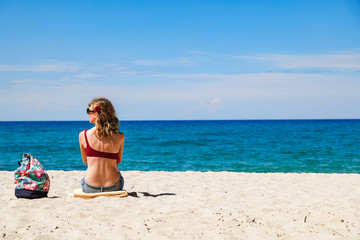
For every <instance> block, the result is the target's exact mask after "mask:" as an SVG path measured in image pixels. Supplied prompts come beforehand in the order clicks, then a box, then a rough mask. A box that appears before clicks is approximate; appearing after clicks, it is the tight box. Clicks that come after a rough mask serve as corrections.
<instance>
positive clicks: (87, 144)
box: [84, 129, 90, 148]
mask: <svg viewBox="0 0 360 240" xmlns="http://www.w3.org/2000/svg"><path fill="white" fill-rule="evenodd" d="M86 132H87V130H86V129H85V130H84V136H85V141H86V148H88V147H89V146H90V145H89V142H88V139H87V137H86Z"/></svg>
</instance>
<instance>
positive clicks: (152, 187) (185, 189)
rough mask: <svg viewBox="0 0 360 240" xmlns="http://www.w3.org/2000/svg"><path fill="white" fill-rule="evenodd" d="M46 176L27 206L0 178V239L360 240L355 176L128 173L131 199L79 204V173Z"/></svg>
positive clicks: (358, 177) (7, 175)
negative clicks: (43, 190)
mask: <svg viewBox="0 0 360 240" xmlns="http://www.w3.org/2000/svg"><path fill="white" fill-rule="evenodd" d="M48 173H49V175H50V176H51V187H50V192H49V198H44V199H37V200H26V199H17V198H16V197H15V195H14V185H13V181H14V180H13V179H14V178H13V172H5V171H3V172H1V174H0V185H1V188H0V191H1V192H0V193H1V194H0V196H1V197H0V206H1V207H0V209H1V210H0V238H2V239H360V174H281V173H275V174H260V173H231V172H218V173H214V172H205V173H201V172H138V171H128V172H123V175H124V178H125V188H126V190H127V191H128V192H129V194H130V196H128V197H126V198H106V197H100V198H96V199H92V200H85V199H80V198H70V197H68V193H69V192H72V191H73V190H74V189H75V188H79V187H80V179H81V178H82V176H83V174H84V172H79V171H71V172H63V171H48ZM136 196H137V197H136Z"/></svg>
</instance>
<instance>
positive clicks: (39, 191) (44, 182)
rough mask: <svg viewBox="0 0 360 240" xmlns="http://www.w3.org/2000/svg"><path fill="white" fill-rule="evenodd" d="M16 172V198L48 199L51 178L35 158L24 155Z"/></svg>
mask: <svg viewBox="0 0 360 240" xmlns="http://www.w3.org/2000/svg"><path fill="white" fill-rule="evenodd" d="M18 163H19V165H20V167H19V168H17V169H16V170H15V196H16V197H18V198H43V197H47V194H48V192H49V189H50V178H49V175H48V174H47V173H46V172H45V170H44V168H43V166H42V165H41V163H40V162H39V160H37V159H36V158H35V157H34V156H32V155H31V154H27V153H24V154H23V156H22V159H21V161H19V162H18Z"/></svg>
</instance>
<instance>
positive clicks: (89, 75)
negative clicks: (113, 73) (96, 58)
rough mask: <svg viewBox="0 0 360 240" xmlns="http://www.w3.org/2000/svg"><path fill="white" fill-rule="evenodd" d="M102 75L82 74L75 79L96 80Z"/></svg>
mask: <svg viewBox="0 0 360 240" xmlns="http://www.w3.org/2000/svg"><path fill="white" fill-rule="evenodd" d="M101 76H102V75H100V74H96V73H82V74H78V75H76V76H75V77H76V78H97V77H101Z"/></svg>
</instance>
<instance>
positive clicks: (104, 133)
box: [88, 97, 120, 137]
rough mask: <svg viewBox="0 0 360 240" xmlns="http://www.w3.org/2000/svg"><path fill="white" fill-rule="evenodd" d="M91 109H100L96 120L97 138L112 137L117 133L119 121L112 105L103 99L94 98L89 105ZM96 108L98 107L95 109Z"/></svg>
mask: <svg viewBox="0 0 360 240" xmlns="http://www.w3.org/2000/svg"><path fill="white" fill-rule="evenodd" d="M88 105H89V107H90V106H93V108H94V109H95V108H97V109H98V108H100V110H99V111H98V112H97V113H98V115H99V117H98V118H97V119H96V124H97V128H96V131H97V135H98V136H99V137H112V136H113V135H114V134H117V133H119V125H120V123H119V119H118V118H117V117H116V112H115V108H114V106H113V105H112V103H111V102H110V101H109V100H108V99H106V98H104V97H96V98H94V99H93V100H92V101H91V102H90V103H89V104H88ZM97 106H98V107H97Z"/></svg>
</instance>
